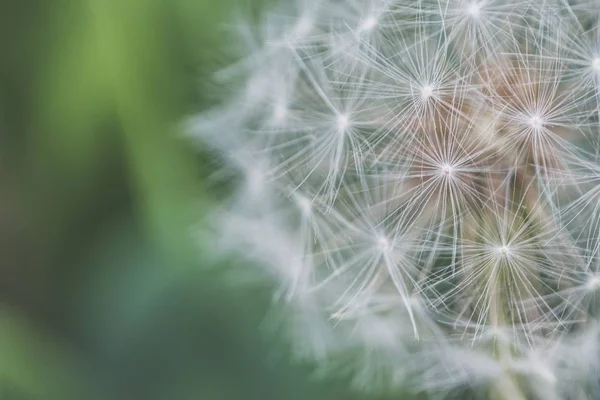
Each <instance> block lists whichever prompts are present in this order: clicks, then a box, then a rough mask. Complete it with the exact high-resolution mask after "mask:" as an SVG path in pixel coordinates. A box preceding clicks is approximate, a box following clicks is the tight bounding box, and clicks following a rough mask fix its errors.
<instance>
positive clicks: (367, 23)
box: [360, 16, 378, 31]
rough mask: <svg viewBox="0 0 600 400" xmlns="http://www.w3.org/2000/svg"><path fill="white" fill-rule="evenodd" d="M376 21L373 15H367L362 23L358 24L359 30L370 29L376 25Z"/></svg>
mask: <svg viewBox="0 0 600 400" xmlns="http://www.w3.org/2000/svg"><path fill="white" fill-rule="evenodd" d="M377 22H378V21H377V18H375V17H373V16H370V17H367V18H365V20H364V21H363V22H362V25H361V26H360V30H361V31H371V30H373V29H374V28H375V27H376V26H377Z"/></svg>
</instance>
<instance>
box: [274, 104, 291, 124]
mask: <svg viewBox="0 0 600 400" xmlns="http://www.w3.org/2000/svg"><path fill="white" fill-rule="evenodd" d="M287 112H288V110H287V107H286V106H285V105H283V104H277V105H276V106H275V109H274V110H273V118H274V120H275V122H281V121H283V120H284V119H285V117H286V116H287Z"/></svg>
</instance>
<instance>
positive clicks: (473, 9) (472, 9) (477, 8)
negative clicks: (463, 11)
mask: <svg viewBox="0 0 600 400" xmlns="http://www.w3.org/2000/svg"><path fill="white" fill-rule="evenodd" d="M467 14H469V15H470V16H471V17H473V18H477V17H479V15H480V14H481V5H480V4H479V3H477V2H476V1H474V2H472V3H471V4H469V5H468V6H467Z"/></svg>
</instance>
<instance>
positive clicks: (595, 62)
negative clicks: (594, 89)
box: [592, 57, 600, 72]
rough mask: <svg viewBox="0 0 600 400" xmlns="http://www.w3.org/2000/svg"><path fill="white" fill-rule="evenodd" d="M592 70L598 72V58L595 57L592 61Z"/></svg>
mask: <svg viewBox="0 0 600 400" xmlns="http://www.w3.org/2000/svg"><path fill="white" fill-rule="evenodd" d="M592 68H593V69H594V71H598V72H600V57H596V58H594V59H593V60H592Z"/></svg>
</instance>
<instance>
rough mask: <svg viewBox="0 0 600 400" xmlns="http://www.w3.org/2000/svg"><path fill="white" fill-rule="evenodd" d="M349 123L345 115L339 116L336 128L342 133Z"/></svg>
mask: <svg viewBox="0 0 600 400" xmlns="http://www.w3.org/2000/svg"><path fill="white" fill-rule="evenodd" d="M349 123H350V120H349V119H348V116H347V115H343V114H342V115H339V116H338V118H337V127H338V129H339V130H340V131H344V130H346V128H347V127H348V125H349Z"/></svg>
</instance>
